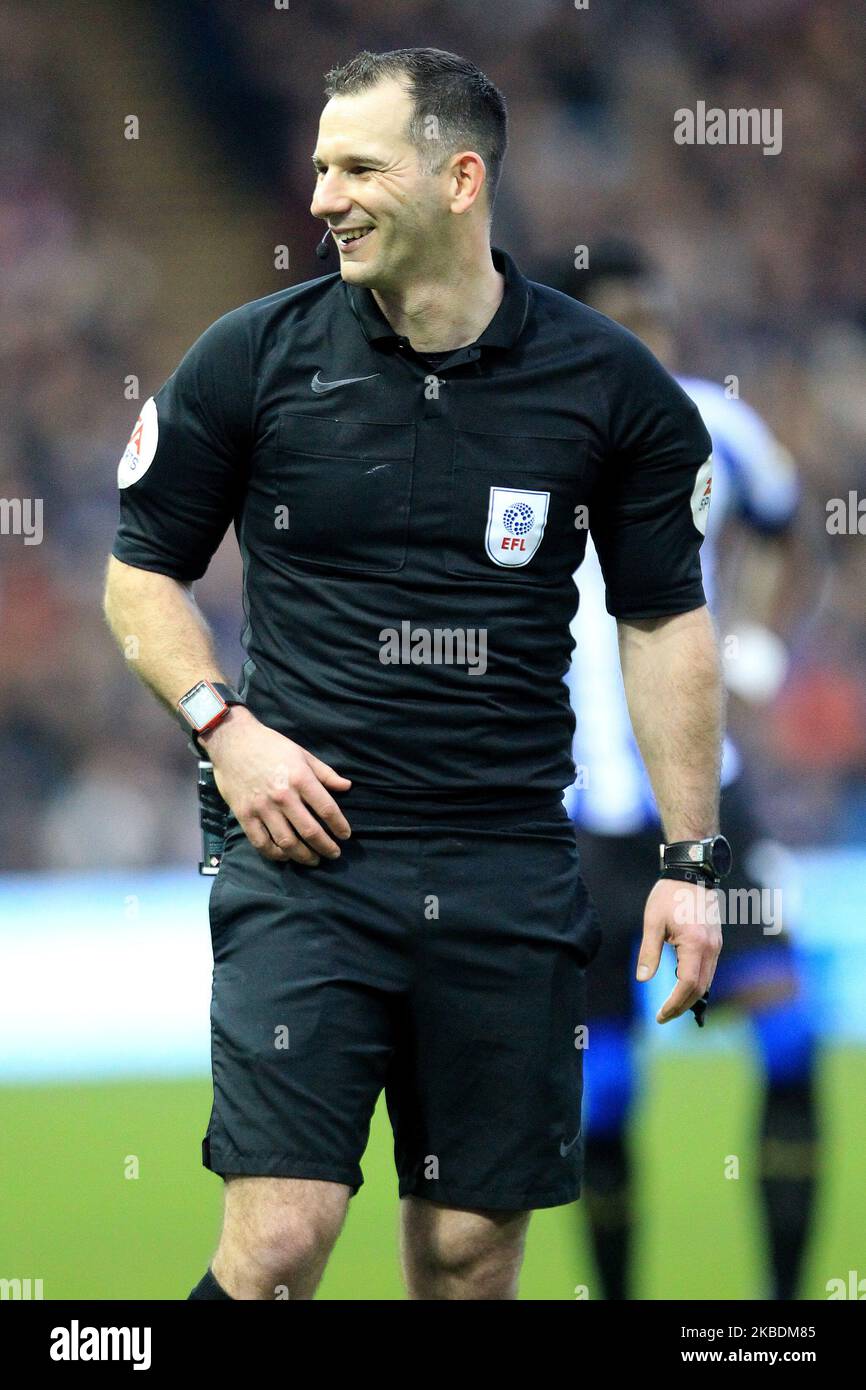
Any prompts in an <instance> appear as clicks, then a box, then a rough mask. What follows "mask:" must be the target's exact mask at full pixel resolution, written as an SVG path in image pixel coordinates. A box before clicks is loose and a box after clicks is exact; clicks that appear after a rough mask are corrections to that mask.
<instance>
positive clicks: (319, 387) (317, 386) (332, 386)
mask: <svg viewBox="0 0 866 1390" xmlns="http://www.w3.org/2000/svg"><path fill="white" fill-rule="evenodd" d="M381 375H382V373H381V372H372V373H371V375H370V376H344V377H343V378H342V380H341V381H322V374H321V372H316V375H315V376H314V377H313V379H312V381H311V382H310V385H311V387H312V388H313V390H314V391H316V392H317V393H319V394H321V392H322V391H336V389H337V387H338V386H351V385H352V383H353V382H355V381H372V380H373V377H374V376H381Z"/></svg>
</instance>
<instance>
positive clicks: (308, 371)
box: [113, 249, 710, 814]
mask: <svg viewBox="0 0 866 1390" xmlns="http://www.w3.org/2000/svg"><path fill="white" fill-rule="evenodd" d="M493 259H494V263H495V265H496V267H497V269H498V270H500V271H501V272H502V273H503V274H504V276H505V293H504V296H503V299H502V302H501V304H500V306H499V308H498V310H497V312H496V314H495V315H494V317H493V319H492V321H491V322H490V324H489V325H488V327H487V328H486V329H485V330H484V332H483V333H482V334H481V336H480V337H479V338H478V339H477V340H476V341H475V342H474V343H472V344H471V345H470V346H468V347H462V348H459V349H457V350H456V351H454V352H449V353H445V354H435V355H433V356H432V359H431V360H430V361H425V360H424V359H423V357H422V356H421V355H419V354H417V353H415V352H414V351H413V350H412V348H411V346H410V344H409V342H408V340H407V339H405V338H401V337H399V336H398V335H397V334H396V333H395V332H394V331H393V329H392V328H391V327H390V325H389V323H388V322H387V320H386V318H385V317H384V315H383V314H382V313H381V311H380V310H379V308H378V306H377V304H376V301H375V299H374V298H373V295H372V293H371V292H370V291H369V290H367V289H363V288H357V287H352V286H350V285H348V284H346V283H345V282H344V281H343V280H342V278H341V277H340V275H339V274H333V275H326V276H323V277H321V278H319V279H316V280H311V281H308V282H307V283H305V284H301V285H295V286H293V287H292V288H290V289H287V290H283V291H281V292H280V293H278V294H274V295H270V296H268V297H267V298H266V299H260V300H256V301H255V302H254V303H251V304H246V305H244V306H243V307H242V308H240V309H236V310H234V311H233V312H231V313H229V314H226V315H225V317H223V318H221V319H219V320H218V321H217V322H216V323H215V324H213V325H212V327H211V328H209V329H208V330H207V331H206V332H205V333H204V334H203V335H202V337H201V338H200V339H199V340H198V342H197V343H195V345H194V346H193V347H192V348H191V349H190V351H189V352H188V353H187V355H186V356H185V357H184V359H183V361H182V362H181V363H180V365H179V367H178V368H177V370H176V371H175V372H174V374H173V375H172V376H171V377H170V378H169V380H168V381H167V382H166V384H165V385H164V386H163V387H162V389H161V390H160V391H159V392H158V393H157V395H156V397H155V404H154V403H153V402H149V403H148V404H147V406H146V407H145V409H144V411H143V412H142V416H141V418H140V421H139V423H138V425H137V426H136V430H135V432H134V433H133V438H132V440H131V441H130V444H129V446H128V447H127V450H126V453H125V454H124V457H123V460H122V461H121V464H120V469H119V482H120V485H121V492H120V525H119V528H118V532H117V536H116V539H115V543H114V547H113V553H114V554H115V555H116V556H117V558H118V559H120V560H123V561H125V562H126V563H127V564H129V565H134V566H138V567H140V568H142V569H147V570H154V571H156V572H158V573H160V574H167V575H171V576H173V577H174V578H176V579H179V580H184V581H189V580H194V579H197V578H199V577H200V576H201V575H202V574H203V573H204V572H205V570H206V568H207V566H208V563H209V561H210V558H211V556H212V555H213V553H214V551H215V550H216V548H217V546H218V545H219V543H220V541H221V539H222V537H223V535H224V533H225V531H226V529H227V527H228V525H229V523H230V522H232V521H233V522H234V526H235V531H236V534H237V538H238V543H239V546H240V551H241V555H242V559H243V569H244V595H243V598H244V609H245V613H246V618H247V621H246V626H245V629H244V633H243V643H244V650H245V652H246V653H247V656H248V659H247V661H246V663H245V665H244V672H243V681H242V691H243V694H244V695H245V696H246V699H247V701H248V703H249V706H250V708H251V709H252V711H253V712H254V713H255V714H256V715H257V716H258V718H259V719H261V720H262V721H263V722H264V723H266V724H268V725H270V726H272V727H273V728H276V729H279V730H280V731H281V732H282V733H284V734H286V735H288V736H289V737H290V738H292V739H295V740H296V741H297V742H298V743H300V744H302V745H303V747H304V748H306V749H308V750H309V751H311V752H312V753H314V754H316V755H317V756H318V757H320V758H323V759H324V760H325V761H326V762H328V763H331V764H332V765H333V766H334V767H335V768H336V770H337V771H338V772H340V773H342V774H343V775H344V776H346V777H350V778H351V779H352V781H353V788H352V790H351V792H350V793H347V794H346V796H345V797H344V798H341V800H342V803H343V804H344V806H345V809H346V810H347V811H351V810H352V808H354V809H356V810H357V809H358V808H364V807H371V808H376V807H381V806H383V805H387V806H391V807H393V808H395V809H398V808H402V809H406V810H408V809H411V810H412V811H415V812H417V813H419V814H423V811H424V808H425V807H427V808H429V809H430V811H431V813H434V812H435V811H436V809H437V808H438V809H441V808H443V807H444V808H448V807H449V806H451V805H452V804H453V805H460V806H463V805H478V806H480V807H483V806H485V805H490V806H500V805H502V804H503V803H506V804H509V805H516V804H521V803H524V802H525V803H526V804H527V805H529V804H530V803H532V804H534V803H537V802H539V801H541V800H542V799H544V798H546V797H551V798H553V797H558V796H559V795H560V793H561V791H562V789H563V788H564V787H565V786H566V785H568V784H569V783H570V782H571V781H572V780H573V776H574V771H573V765H572V762H571V740H572V732H573V726H572V714H571V710H570V705H569V699H568V692H567V690H566V687H565V684H564V681H563V676H564V675H565V672H566V670H567V668H568V665H569V660H570V655H571V645H572V642H571V637H570V634H569V624H570V621H571V619H572V617H573V615H574V611H575V609H576V605H577V591H576V588H575V583H574V578H573V576H574V572H575V570H576V569H577V567H578V566H579V564H580V562H581V560H582V558H583V553H584V549H585V545H586V535H587V531H586V524H587V521H588V523H589V527H590V529H591V531H592V534H593V538H594V540H595V544H596V547H597V549H598V552H599V557H600V559H601V563H602V568H603V570H604V575H605V580H606V585H607V605H608V608H609V610H610V612H611V613H613V614H615V615H616V616H618V617H620V618H639V617H653V616H657V615H663V614H673V613H680V612H686V611H688V610H689V609H693V608H697V607H699V606H700V605H701V604H703V602H704V595H703V589H702V586H701V571H700V558H699V553H698V552H699V546H700V543H701V539H702V534H701V531H700V530H699V529H698V526H699V524H703V513H702V509H701V503H702V501H703V502H704V504H705V500H706V495H707V493H708V486H709V485H708V479H707V473H708V469H707V468H702V465H704V463H705V460H707V458H708V456H709V453H710V439H709V436H708V434H707V432H706V430H705V428H704V426H703V424H702V423H701V419H700V416H699V414H698V412H697V410H696V408H695V406H694V405H693V404H692V402H691V401H690V400H689V398H688V397H687V396H686V394H685V393H684V392H683V391H682V390H681V389H680V387H679V386H678V385H677V384H676V382H675V381H674V380H673V379H672V378H671V377H670V376H669V375H668V373H667V372H666V371H664V369H663V368H662V367H661V366H660V365H659V363H658V362H657V361H656V360H655V358H654V357H653V356H652V355H651V353H650V352H649V351H648V350H647V349H646V348H645V347H644V346H643V345H642V344H641V343H640V342H639V341H638V339H637V338H635V337H634V336H632V335H631V334H630V333H628V332H627V331H626V330H625V329H623V328H621V327H620V326H619V325H618V324H615V323H613V322H611V321H610V320H609V319H606V318H604V317H603V316H602V315H600V314H598V313H596V312H595V311H593V310H592V309H589V308H587V307H586V306H584V305H582V304H579V303H577V302H576V301H575V300H573V299H571V298H569V297H568V296H566V295H563V294H560V293H558V292H557V291H556V290H552V289H549V288H548V287H546V286H544V285H538V284H534V283H532V282H530V281H528V280H526V279H525V277H524V276H523V275H521V273H520V271H519V270H518V268H517V267H516V265H515V264H514V261H513V260H512V259H511V257H510V256H508V255H507V254H506V253H505V252H504V251H501V250H498V249H494V251H493ZM433 362H435V363H436V364H437V365H436V366H435V368H434V366H433V365H432V363H433ZM576 659H577V660H579V661H592V660H593V653H592V652H591V651H586V652H578V653H577V654H576Z"/></svg>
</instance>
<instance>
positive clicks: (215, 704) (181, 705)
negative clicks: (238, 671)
mask: <svg viewBox="0 0 866 1390" xmlns="http://www.w3.org/2000/svg"><path fill="white" fill-rule="evenodd" d="M242 704H244V701H243V699H242V698H241V696H240V695H239V694H238V692H237V691H236V690H234V689H233V688H232V687H231V686H230V685H225V684H224V683H223V682H222V681H199V682H198V684H197V685H194V686H193V687H192V689H191V690H188V691H187V692H186V694H185V695H181V697H180V699H179V700H178V702H177V717H178V719H179V720H180V724H181V727H182V728H183V729H184V730H185V732H186V733H188V734H189V735H190V736H191V738H192V741H193V743H195V741H196V739H197V738H198V737H199V735H200V734H204V733H207V731H208V729H215V728H216V726H217V724H219V723H220V722H221V720H223V719H225V717H226V715H227V714H228V712H229V710H230V709H231V707H232V705H242Z"/></svg>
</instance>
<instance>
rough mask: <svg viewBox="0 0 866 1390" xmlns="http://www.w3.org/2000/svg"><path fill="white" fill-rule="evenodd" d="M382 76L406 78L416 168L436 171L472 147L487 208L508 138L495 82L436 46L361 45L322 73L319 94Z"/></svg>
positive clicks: (342, 91) (340, 92)
mask: <svg viewBox="0 0 866 1390" xmlns="http://www.w3.org/2000/svg"><path fill="white" fill-rule="evenodd" d="M388 78H396V79H398V80H399V79H401V78H405V79H406V85H407V89H408V92H409V96H410V97H411V99H412V115H411V117H410V120H409V130H408V135H409V139H410V140H411V141H412V144H413V145H414V146H415V148H416V150H417V151H418V155H419V162H420V164H421V168H422V169H423V170H424V171H425V172H426V173H431V174H432V173H438V171H439V169H441V168H442V166H443V164H444V163H445V161H446V160H447V159H448V158H450V156H451V155H453V154H454V153H455V152H456V151H457V150H459V149H464V148H469V149H474V150H476V151H477V153H478V154H480V155H481V158H482V159H483V160H484V164H485V167H486V169H487V187H488V193H487V206H488V210H492V208H493V200H494V198H495V196H496V188H497V185H498V183H499V175H500V173H501V172H502V161H503V159H504V158H505V149H506V145H507V143H508V129H507V125H508V119H507V113H506V108H505V98H504V97H503V95H502V93H501V92H500V91H499V89H498V87H495V86H494V84H493V83H492V82H491V81H490V79H489V78H488V77H485V75H484V73H483V72H482V71H481V69H480V68H477V67H476V66H475V64H474V63H470V62H469V60H468V59H467V58H461V57H459V56H458V55H457V54H456V53H447V52H446V51H445V50H444V49H442V48H394V49H391V50H390V52H388V53H370V52H369V51H368V50H367V49H364V50H363V51H362V52H361V53H357V54H356V55H355V57H354V58H350V59H349V61H348V62H347V63H343V64H342V65H341V66H340V67H336V68H331V70H330V72H327V73H326V74H325V95H326V96H327V97H328V98H330V97H335V96H346V95H350V94H351V93H354V92H361V91H364V90H366V88H368V87H374V86H375V85H376V84H377V83H378V82H382V81H384V80H386V79H388ZM431 116H433V117H435V118H436V127H435V129H436V133H437V139H436V140H431V138H430V135H429V130H428V126H427V122H428V121H429V119H430V117H431ZM443 150H444V151H445V153H444V154H442V153H441V152H442V151H443Z"/></svg>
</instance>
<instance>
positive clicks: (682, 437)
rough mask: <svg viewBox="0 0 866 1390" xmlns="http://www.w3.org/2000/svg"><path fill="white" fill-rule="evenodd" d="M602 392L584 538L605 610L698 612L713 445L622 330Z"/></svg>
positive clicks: (669, 382)
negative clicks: (600, 456)
mask: <svg viewBox="0 0 866 1390" xmlns="http://www.w3.org/2000/svg"><path fill="white" fill-rule="evenodd" d="M605 388H606V394H607V398H608V405H609V427H608V438H609V448H608V454H607V457H606V459H605V462H604V472H603V476H602V479H601V482H600V485H599V487H598V489H597V491H596V495H595V498H594V500H593V504H592V506H591V508H590V531H591V533H592V538H593V541H594V542H595V547H596V550H597V551H598V557H599V561H600V564H601V569H602V573H603V574H604V581H605V590H606V605H607V610H608V612H609V613H612V614H613V615H614V617H616V618H623V619H629V618H655V617H664V616H667V615H669V614H675V613H686V612H689V611H690V610H691V609H694V608H700V607H701V606H702V605H703V604H704V602H705V597H704V590H703V584H702V581H701V563H700V547H701V542H702V541H703V537H704V533H705V531H706V523H707V515H708V510H709V502H710V490H711V486H712V464H711V458H710V455H711V450H712V443H711V440H710V436H709V434H708V433H707V430H706V429H705V427H704V424H703V422H702V420H701V417H700V414H699V412H698V409H697V407H696V406H695V405H694V403H693V402H692V401H691V400H690V399H689V397H688V396H687V395H686V393H685V391H683V390H682V388H681V387H680V386H679V385H678V384H677V382H676V381H674V379H673V377H672V376H670V374H669V373H668V372H666V371H665V369H664V368H663V367H662V365H661V364H660V363H659V362H658V361H657V360H656V358H655V357H654V356H653V355H652V353H651V352H650V351H649V349H648V348H646V347H645V346H644V345H643V343H641V342H640V341H639V340H638V339H637V338H635V337H634V336H633V335H632V334H630V333H626V332H625V330H622V339H621V341H620V343H619V345H618V350H617V353H616V360H615V361H614V362H613V363H612V364H611V365H610V367H609V370H608V371H607V372H606V374H605Z"/></svg>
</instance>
